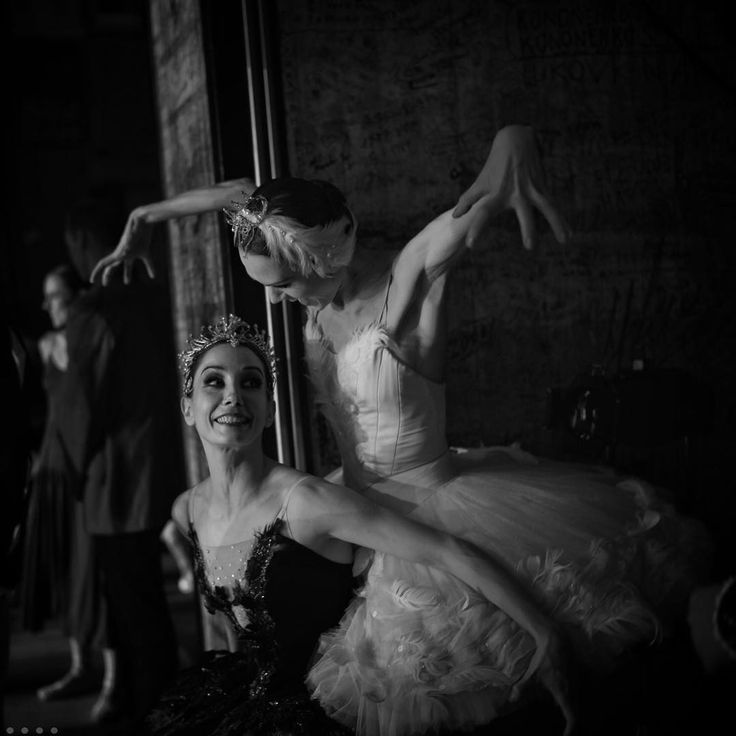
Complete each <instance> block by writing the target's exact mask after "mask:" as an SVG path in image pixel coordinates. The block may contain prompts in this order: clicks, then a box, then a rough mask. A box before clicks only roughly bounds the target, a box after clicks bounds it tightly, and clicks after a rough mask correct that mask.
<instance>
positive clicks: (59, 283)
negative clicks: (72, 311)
mask: <svg viewBox="0 0 736 736" xmlns="http://www.w3.org/2000/svg"><path fill="white" fill-rule="evenodd" d="M73 299H74V294H73V292H72V290H71V288H70V287H69V285H68V284H67V283H66V282H65V281H64V279H63V278H61V276H59V275H57V274H49V275H48V276H47V277H46V278H45V279H44V282H43V302H42V305H41V306H42V307H43V309H44V310H45V311H46V312H48V315H49V318H50V319H51V325H52V326H53V328H54V329H55V330H58V329H60V328H62V327H64V325H65V324H66V320H67V317H68V315H69V305H70V304H71V303H72V300H73Z"/></svg>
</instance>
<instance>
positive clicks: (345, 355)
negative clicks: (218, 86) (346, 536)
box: [308, 325, 709, 736]
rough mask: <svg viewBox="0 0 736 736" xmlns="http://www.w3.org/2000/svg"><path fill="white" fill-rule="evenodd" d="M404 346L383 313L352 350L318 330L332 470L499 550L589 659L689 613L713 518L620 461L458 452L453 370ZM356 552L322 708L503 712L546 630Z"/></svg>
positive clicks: (384, 734) (388, 714) (361, 726)
mask: <svg viewBox="0 0 736 736" xmlns="http://www.w3.org/2000/svg"><path fill="white" fill-rule="evenodd" d="M308 344H309V343H308ZM392 347H393V345H392V341H391V338H390V336H389V335H387V333H386V331H385V329H383V328H382V327H381V326H380V325H376V326H374V327H371V328H370V329H367V330H363V331H361V332H360V333H358V334H356V336H355V337H354V339H353V340H352V341H351V342H350V343H348V345H347V346H346V348H345V349H344V350H343V351H342V352H341V353H339V354H337V355H334V354H330V353H328V352H326V351H325V350H324V345H322V344H321V343H317V344H315V343H311V350H310V355H311V360H312V361H313V365H312V369H313V375H315V368H319V372H318V375H319V376H320V381H321V385H320V384H318V388H320V396H321V397H322V402H323V408H324V411H325V413H326V414H327V416H328V418H329V420H330V421H331V423H332V425H333V427H334V428H336V430H337V431H336V435H337V436H338V441H339V442H340V444H341V453H342V456H343V459H344V464H343V467H342V470H341V472H340V473H338V474H337V475H335V477H333V478H331V479H332V480H335V481H336V482H343V483H345V484H346V485H348V486H350V487H353V488H356V489H357V490H361V491H362V492H364V493H365V494H366V495H368V496H369V497H371V498H373V499H374V500H376V501H377V502H379V503H382V504H385V505H387V506H389V507H392V508H394V509H396V510H398V511H399V512H401V513H403V514H405V515H407V516H409V517H410V518H412V519H415V520H417V521H421V522H424V523H426V524H428V525H430V526H433V527H436V528H440V529H443V530H446V531H448V532H450V533H452V534H455V535H457V536H459V537H461V538H463V539H465V540H468V541H470V542H473V543H474V544H476V545H477V546H478V547H480V548H481V549H484V550H487V551H489V552H491V553H493V554H495V555H498V556H500V557H501V558H502V559H504V560H505V561H506V562H507V563H508V564H509V565H510V566H511V567H512V568H514V569H515V570H516V571H517V572H518V575H519V577H520V578H521V579H522V580H525V581H526V582H527V583H528V585H529V587H530V590H531V591H532V592H533V594H534V595H535V596H536V597H537V598H538V600H539V601H540V604H541V605H542V606H544V608H545V609H546V610H547V611H548V612H549V614H550V615H551V616H552V617H553V618H554V620H555V621H557V622H558V624H559V625H560V626H561V627H562V628H563V629H564V631H565V632H566V633H567V635H568V636H569V638H570V640H571V642H572V645H573V648H574V651H575V655H576V656H577V658H578V659H579V661H580V662H581V663H583V665H584V666H588V667H591V668H594V669H601V668H609V667H611V666H613V665H614V664H615V660H616V656H617V655H618V654H619V653H620V652H622V651H624V650H628V649H630V648H632V647H634V646H636V645H638V644H642V643H643V644H646V643H650V642H654V641H656V640H657V638H658V637H659V636H660V635H662V634H663V633H665V632H666V630H667V627H668V622H669V621H670V619H671V618H674V617H678V616H682V615H684V610H685V605H686V601H687V596H688V594H689V592H690V590H691V589H692V587H693V586H694V584H695V581H696V580H697V579H698V576H699V573H700V571H701V570H702V568H703V567H704V566H705V565H706V564H707V556H708V549H709V545H708V541H707V536H706V534H705V532H704V530H703V529H702V527H701V526H700V525H699V524H697V523H695V522H694V521H692V520H689V519H685V518H684V517H681V516H679V515H678V514H677V513H675V511H674V509H673V508H672V507H671V506H669V505H668V504H667V503H665V502H664V501H663V500H662V499H661V498H659V497H658V496H657V494H656V493H655V492H654V490H653V489H652V488H651V487H650V486H648V485H647V484H645V483H642V482H640V481H636V480H621V479H620V478H617V477H616V476H615V475H614V474H613V473H612V472H611V471H609V470H605V469H599V468H592V467H587V466H581V465H577V464H569V463H557V462H553V461H545V460H536V459H535V458H533V457H532V456H530V455H528V454H527V453H524V452H523V451H521V450H519V449H518V448H515V447H511V448H495V449H489V450H483V451H481V450H478V451H475V450H473V451H469V452H467V453H464V454H454V453H450V452H448V451H447V450H446V449H445V445H444V387H443V386H442V385H441V384H437V383H434V382H432V381H429V380H428V379H426V378H424V377H422V376H421V375H420V374H418V373H417V372H415V371H413V370H412V369H411V368H409V367H408V366H406V365H404V364H403V363H401V362H400V361H398V360H397V359H396V358H395V357H394V352H393V351H392ZM317 360H320V361H321V363H320V365H319V366H317V365H315V363H314V361H317ZM428 457H429V458H430V459H428V460H427V459H426V458H428ZM356 567H357V568H358V569H359V570H360V569H362V570H364V573H365V583H364V585H363V587H362V589H361V590H360V592H359V594H358V596H357V597H356V599H355V600H354V602H353V603H352V604H351V606H350V608H349V609H348V611H347V612H346V614H345V616H344V617H343V619H342V621H341V624H340V626H339V627H338V628H337V629H336V630H334V631H332V632H329V633H328V634H326V635H325V636H323V638H322V641H321V644H320V647H319V651H318V653H317V656H316V659H315V663H314V665H313V667H312V669H311V670H310V672H309V675H308V685H309V687H310V689H311V691H312V694H313V697H315V698H317V699H318V700H319V702H320V704H321V705H322V707H323V708H325V710H326V711H327V712H328V713H329V714H330V715H331V716H332V717H333V718H335V719H336V720H338V721H339V722H341V723H343V724H345V725H347V726H349V727H351V728H353V729H354V730H355V731H356V733H358V734H361V735H363V736H377V735H380V736H410V735H411V734H420V733H431V732H432V731H433V730H440V729H446V730H463V729H470V728H472V727H474V726H478V725H480V724H484V723H487V722H489V721H491V720H492V719H493V718H495V717H496V716H497V715H498V714H499V713H500V712H501V711H502V710H503V709H504V707H505V706H506V705H507V703H508V700H509V696H510V694H511V690H512V687H513V685H514V684H515V683H516V682H517V681H518V680H519V679H520V678H521V677H522V675H523V674H524V673H525V672H526V670H527V667H528V664H529V660H530V658H531V656H532V654H533V651H534V648H535V644H534V641H533V639H532V637H531V636H530V635H529V634H528V633H527V632H526V631H525V630H524V629H522V628H521V627H520V626H518V625H517V624H516V623H515V622H514V621H513V620H512V619H511V618H510V617H508V616H507V615H506V614H505V613H503V612H502V611H500V610H499V609H498V608H497V607H496V606H494V605H493V604H491V603H488V602H487V601H486V599H485V598H483V597H482V596H480V594H478V593H477V592H475V591H473V590H471V589H470V588H469V587H468V586H466V585H465V584H463V583H462V582H460V581H459V580H458V579H457V578H455V577H453V576H452V575H449V574H446V573H444V572H442V571H439V570H436V569H432V568H428V567H426V566H421V565H417V564H414V563H408V562H405V561H403V560H401V559H398V558H395V557H393V556H390V555H386V554H382V553H375V554H371V553H369V552H368V551H367V550H361V551H360V552H359V555H358V559H357V561H356Z"/></svg>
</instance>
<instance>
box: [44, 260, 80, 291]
mask: <svg viewBox="0 0 736 736" xmlns="http://www.w3.org/2000/svg"><path fill="white" fill-rule="evenodd" d="M49 276H58V277H59V278H60V279H61V280H62V281H63V282H64V284H65V285H66V287H67V288H68V289H69V291H71V292H72V294H77V293H79V292H80V291H81V290H82V289H84V288H85V287H86V285H87V284H86V282H85V281H84V279H83V278H82V277H81V276H80V275H79V273H78V272H77V269H76V268H74V266H72V265H71V263H61V264H60V265H58V266H55V267H54V268H52V269H51V270H50V271H48V273H47V274H46V276H45V278H48V277H49Z"/></svg>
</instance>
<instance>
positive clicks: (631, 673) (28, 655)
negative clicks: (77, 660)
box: [5, 561, 736, 736]
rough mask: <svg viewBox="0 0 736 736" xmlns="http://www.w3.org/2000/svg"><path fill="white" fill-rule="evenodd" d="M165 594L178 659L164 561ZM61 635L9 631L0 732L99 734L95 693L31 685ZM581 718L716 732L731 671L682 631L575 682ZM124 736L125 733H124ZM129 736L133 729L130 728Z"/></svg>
mask: <svg viewBox="0 0 736 736" xmlns="http://www.w3.org/2000/svg"><path fill="white" fill-rule="evenodd" d="M166 571H167V575H166V580H167V583H166V584H167V594H168V598H169V602H170V607H171V612H172V616H173V619H174V623H175V627H176V630H177V633H178V636H179V654H180V660H181V662H182V663H183V664H186V663H188V662H191V661H193V659H194V658H195V657H196V655H197V652H198V650H199V646H200V644H199V642H200V639H199V634H198V621H197V612H196V607H195V603H194V601H193V599H192V597H191V596H186V595H182V594H181V593H179V591H178V590H177V587H176V571H175V569H174V566H173V563H171V561H168V562H167V565H166ZM68 663H69V661H68V649H67V642H66V640H65V639H64V637H63V636H62V634H61V632H60V631H59V630H58V629H53V628H52V629H49V630H48V631H46V632H44V633H41V634H29V633H26V632H22V631H19V630H18V628H17V626H16V627H15V628H14V629H13V632H12V635H11V654H10V667H9V681H8V687H7V689H6V695H5V720H6V730H5V733H6V734H9V735H10V736H15V735H17V734H23V735H25V734H28V735H32V734H43V735H47V734H57V735H58V736H103V734H104V735H105V736H106V734H107V733H108V732H107V731H103V730H101V729H96V728H94V727H92V726H91V725H90V723H89V713H90V709H91V707H92V705H93V703H94V700H95V696H94V695H88V696H84V697H79V698H73V699H69V700H62V701H56V702H50V703H49V702H41V701H39V700H38V699H37V698H36V690H37V688H39V687H40V686H42V685H46V684H48V683H50V682H52V681H53V680H55V679H57V678H58V677H60V676H61V675H62V674H64V672H65V671H66V669H67V667H68ZM578 687H579V693H580V711H581V713H582V723H581V727H580V729H579V730H578V731H576V734H577V736H700V735H701V734H702V735H703V736H717V735H718V734H731V733H733V732H736V731H734V730H733V729H734V726H735V725H736V718H735V717H734V716H733V715H732V713H733V711H732V709H731V707H730V706H731V703H732V702H733V701H734V699H735V698H736V686H735V685H734V677H733V672H732V671H731V672H730V674H729V675H728V677H711V676H707V675H706V674H705V672H704V670H703V668H702V666H701V662H700V660H699V659H698V657H697V656H696V654H695V652H694V650H693V648H692V647H691V645H690V638H689V636H688V632H687V631H685V632H684V635H683V636H681V637H679V638H675V639H674V640H672V641H671V642H669V643H667V644H665V645H662V646H660V647H658V648H656V649H649V650H646V651H644V652H642V653H641V654H640V655H639V656H637V657H633V658H632V659H631V660H630V663H629V664H628V666H626V667H624V668H623V670H622V671H621V672H619V673H618V674H617V675H616V676H614V677H610V678H608V679H602V680H601V679H598V680H595V681H593V680H590V679H587V678H583V680H582V681H581V682H580V683H578ZM561 733H562V721H561V718H560V716H559V714H558V713H557V711H556V709H555V708H554V707H553V706H552V704H551V703H550V702H548V700H547V699H546V698H542V699H541V700H540V701H539V702H538V703H537V704H535V705H534V706H533V707H527V708H525V709H523V710H520V711H519V712H517V713H516V714H512V715H509V716H506V717H505V718H502V719H499V720H498V721H496V722H494V724H493V725H491V726H489V727H486V728H485V729H482V731H480V732H478V733H477V736H512V735H513V736H525V735H526V734H530V735H533V736H556V735H558V734H561ZM126 736H127V734H126ZM130 736H136V735H135V734H131V735H130Z"/></svg>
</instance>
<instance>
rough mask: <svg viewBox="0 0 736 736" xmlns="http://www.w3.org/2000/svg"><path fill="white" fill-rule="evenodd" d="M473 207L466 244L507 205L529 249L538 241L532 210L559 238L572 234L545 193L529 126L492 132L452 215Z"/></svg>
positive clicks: (480, 232)
mask: <svg viewBox="0 0 736 736" xmlns="http://www.w3.org/2000/svg"><path fill="white" fill-rule="evenodd" d="M473 205H476V206H475V207H473ZM471 207H473V212H474V213H475V214H474V215H473V220H472V222H471V224H470V228H469V231H468V236H467V243H468V245H469V246H470V247H472V246H473V245H474V243H475V242H477V240H478V238H479V237H480V236H481V234H482V232H483V230H484V229H485V228H486V227H487V226H488V224H489V222H490V220H491V219H492V218H493V217H495V216H496V215H497V214H498V213H499V212H502V211H503V210H507V209H513V210H514V211H515V212H516V217H517V219H518V221H519V227H520V228H521V238H522V242H523V244H524V248H526V249H527V250H531V249H532V248H534V246H535V245H536V240H537V233H536V227H535V224H534V217H535V213H534V210H535V209H538V210H539V211H540V212H541V213H542V215H543V216H544V218H545V219H546V220H547V222H548V223H549V225H550V227H551V228H552V232H553V233H554V235H555V238H557V240H558V241H559V242H560V243H564V242H565V241H566V240H567V239H568V238H569V237H570V234H571V233H570V229H569V227H568V226H567V223H566V222H565V220H564V218H563V217H562V215H561V214H560V213H559V212H558V211H557V210H556V209H555V207H554V205H553V204H552V201H551V199H550V196H549V194H548V193H547V189H546V186H545V184H544V175H543V172H542V163H541V161H540V158H539V152H538V150H537V146H536V143H535V140H534V131H533V129H532V128H531V127H529V126H527V125H509V126H507V127H505V128H502V129H501V130H500V131H499V132H498V133H497V134H496V137H495V138H494V139H493V145H492V146H491V152H490V154H489V155H488V159H487V160H486V162H485V164H484V166H483V169H482V170H481V172H480V174H478V177H477V178H476V180H475V181H474V182H473V183H472V184H471V185H470V186H469V187H468V189H466V190H465V192H463V193H462V194H461V195H460V198H459V199H458V202H457V205H456V206H455V209H454V210H453V213H452V215H453V217H460V216H461V215H464V214H465V213H466V212H468V211H469V210H470V209H471Z"/></svg>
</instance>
